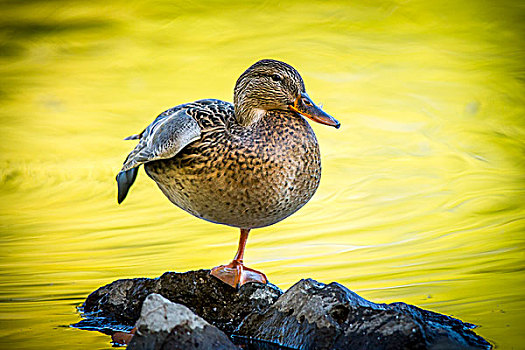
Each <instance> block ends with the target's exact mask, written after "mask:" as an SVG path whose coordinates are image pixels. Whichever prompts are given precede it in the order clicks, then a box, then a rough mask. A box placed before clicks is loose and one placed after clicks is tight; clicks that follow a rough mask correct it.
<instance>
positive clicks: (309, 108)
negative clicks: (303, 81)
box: [290, 92, 341, 129]
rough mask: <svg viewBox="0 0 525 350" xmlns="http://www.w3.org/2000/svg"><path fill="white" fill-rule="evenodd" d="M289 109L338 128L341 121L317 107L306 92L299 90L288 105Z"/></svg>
mask: <svg viewBox="0 0 525 350" xmlns="http://www.w3.org/2000/svg"><path fill="white" fill-rule="evenodd" d="M290 109H291V110H292V111H295V112H297V113H299V114H301V115H304V116H305V117H308V118H310V119H312V120H313V121H314V122H318V123H321V124H326V125H330V126H333V127H335V128H336V129H339V127H340V126H341V123H339V122H338V121H337V120H336V119H335V118H334V117H332V116H331V115H329V114H328V113H325V112H324V111H323V110H322V109H321V108H320V107H318V106H317V105H316V104H315V103H314V102H313V101H312V100H311V99H310V96H308V94H307V93H306V92H301V94H300V95H299V97H297V98H296V99H295V102H294V104H293V105H290Z"/></svg>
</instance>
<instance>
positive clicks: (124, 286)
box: [83, 270, 282, 334]
mask: <svg viewBox="0 0 525 350" xmlns="http://www.w3.org/2000/svg"><path fill="white" fill-rule="evenodd" d="M152 293H157V294H160V295H162V296H163V297H165V298H166V299H168V300H170V301H172V302H174V303H178V304H182V305H185V306H187V307H188V308H189V309H191V310H192V311H193V312H194V313H195V314H197V315H199V316H200V317H202V318H204V319H205V320H206V321H208V322H209V323H211V324H212V325H214V326H215V327H217V328H219V329H220V330H222V331H223V332H226V333H228V334H231V333H233V331H234V330H235V329H236V328H237V327H238V325H239V324H240V323H241V322H242V320H243V319H244V318H245V317H246V316H247V315H248V314H250V313H251V312H253V311H256V310H259V311H262V310H264V309H266V308H267V307H268V306H269V305H271V304H273V303H274V302H275V300H277V298H278V297H279V296H280V295H281V294H282V291H281V290H280V289H279V288H277V287H275V286H273V285H271V284H268V285H263V284H260V283H247V284H245V285H243V286H242V287H241V288H239V289H238V290H237V289H235V288H232V287H230V286H229V285H227V284H225V283H223V282H221V281H219V280H218V279H216V278H215V277H213V276H211V275H210V271H209V270H199V271H188V272H184V273H176V272H166V273H165V274H163V275H162V276H161V277H158V278H154V279H150V278H134V279H122V280H117V281H115V282H113V283H110V284H108V285H106V286H103V287H101V288H99V289H97V290H96V291H94V292H93V293H91V294H90V295H89V296H88V297H87V299H86V301H85V303H84V305H83V309H84V310H83V311H84V313H85V314H86V315H87V316H89V318H93V317H99V318H101V317H103V318H106V319H108V320H112V321H116V322H118V323H121V324H123V325H130V326H133V325H134V324H135V322H137V320H138V318H139V316H140V310H141V308H142V303H143V302H144V300H145V299H146V297H147V296H148V295H149V294H152Z"/></svg>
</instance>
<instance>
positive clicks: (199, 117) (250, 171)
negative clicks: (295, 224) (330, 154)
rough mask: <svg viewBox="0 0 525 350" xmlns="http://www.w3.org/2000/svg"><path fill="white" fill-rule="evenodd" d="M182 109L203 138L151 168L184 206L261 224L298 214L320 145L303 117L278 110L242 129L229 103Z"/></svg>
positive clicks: (316, 175) (242, 223)
mask: <svg viewBox="0 0 525 350" xmlns="http://www.w3.org/2000/svg"><path fill="white" fill-rule="evenodd" d="M176 108H184V109H186V113H188V114H189V115H191V116H192V117H193V118H195V120H196V121H197V122H198V124H199V126H200V127H201V129H202V135H201V139H200V140H198V141H195V142H193V143H191V144H189V145H188V146H186V147H185V148H184V149H183V150H182V151H181V152H180V153H179V154H178V155H177V156H175V157H173V158H170V159H165V160H158V161H154V162H150V163H147V164H146V165H145V169H146V172H147V173H148V175H149V176H150V177H151V178H152V179H153V180H154V181H155V182H156V183H157V184H158V186H159V187H160V189H161V190H162V192H163V193H164V194H165V195H166V196H167V197H168V198H169V199H170V200H171V201H172V202H173V203H174V204H176V205H177V206H178V207H180V208H182V209H184V210H186V211H188V212H189V213H191V214H193V215H195V216H197V217H200V218H203V219H205V220H208V221H212V222H217V223H221V224H226V225H231V226H235V227H240V228H256V227H263V226H268V225H271V224H274V223H276V222H278V221H280V220H282V219H284V218H286V217H287V216H289V215H291V214H293V213H294V212H295V211H297V210H298V209H299V208H301V207H302V206H303V205H304V204H305V203H306V202H308V200H309V199H310V198H311V197H312V195H313V194H314V193H315V191H316V189H317V187H318V185H319V180H320V177H321V162H320V155H319V147H318V144H317V139H316V138H315V134H314V133H313V131H312V129H311V128H310V126H309V125H308V123H307V122H306V121H305V120H304V118H303V117H302V116H300V115H298V114H297V113H294V112H291V111H290V112H288V111H281V110H273V111H270V112H269V113H268V115H267V116H266V117H265V118H262V119H261V120H259V121H258V122H256V123H254V124H252V125H250V126H249V127H243V126H240V125H239V124H238V123H237V122H236V120H235V115H234V111H233V105H231V104H229V103H227V102H223V101H219V100H202V101H197V102H194V103H190V104H186V105H183V106H179V107H176ZM172 112H173V111H170V112H169V113H172Z"/></svg>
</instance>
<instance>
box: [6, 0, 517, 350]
mask: <svg viewBox="0 0 525 350" xmlns="http://www.w3.org/2000/svg"><path fill="white" fill-rule="evenodd" d="M0 9H1V13H2V16H1V17H0V103H1V108H0V132H1V137H0V196H1V197H0V199H1V200H0V253H1V254H0V347H1V348H5V349H14V348H20V349H59V348H64V349H87V348H90V349H109V348H110V343H109V338H108V337H107V336H104V335H102V334H98V333H95V332H86V331H80V330H77V329H71V328H68V325H70V324H72V323H74V322H77V321H78V320H79V316H78V314H77V313H76V306H77V305H79V304H80V303H81V302H82V301H83V299H84V298H85V297H86V296H87V295H88V293H89V292H90V291H92V290H94V289H96V288H97V287H99V286H101V285H103V284H105V283H108V282H110V281H113V280H115V279H118V278H127V277H139V276H147V277H155V276H158V275H160V274H162V273H163V272H164V271H168V270H175V271H186V270H189V269H199V268H209V267H213V266H216V265H219V264H223V263H227V262H228V261H229V260H230V259H231V258H232V257H233V254H234V253H235V250H236V244H237V239H238V232H237V230H235V229H232V228H230V227H226V226H220V225H214V224H210V223H207V222H204V221H202V220H199V219H196V218H194V217H192V216H190V215H189V214H187V213H185V212H183V211H182V210H180V209H178V208H176V207H174V206H173V205H171V204H170V203H169V202H168V201H167V200H166V199H165V198H164V196H163V195H162V194H161V192H160V191H159V190H158V189H157V187H156V185H155V184H154V183H153V182H152V181H151V180H149V179H148V178H147V176H145V174H144V173H143V172H142V171H141V172H140V174H139V178H138V180H137V183H136V184H135V186H134V187H133V189H132V191H131V193H130V195H129V196H128V198H127V199H126V201H125V202H124V204H123V205H121V206H118V205H117V204H116V185H115V181H114V176H115V174H116V172H117V171H118V170H119V168H120V165H121V163H122V161H123V159H124V157H125V155H126V154H127V153H128V151H129V150H130V149H131V148H132V147H133V145H132V142H130V141H126V142H124V141H122V138H124V137H126V136H128V135H131V134H134V133H136V132H140V131H141V130H142V129H143V128H144V127H145V126H146V125H147V124H149V123H150V122H151V121H152V120H153V118H154V117H155V116H156V115H157V114H158V113H160V112H162V111H163V110H165V109H167V108H169V107H172V106H175V105H177V104H180V103H184V102H189V101H193V100H196V99H200V98H220V99H224V100H228V101H231V100H232V91H233V86H234V84H235V81H236V79H237V77H238V76H239V75H240V73H242V72H243V71H244V70H245V69H246V68H247V67H248V66H249V65H251V64H252V63H254V62H255V61H257V60H258V59H261V58H276V59H280V60H283V61H286V62H288V63H290V64H292V65H293V66H295V67H296V68H297V69H298V70H299V72H300V73H301V74H302V76H303V78H304V80H305V82H306V87H307V91H308V92H309V94H310V96H311V97H312V98H313V99H314V101H316V102H318V103H322V104H323V105H324V109H325V110H326V111H327V112H328V113H330V114H332V115H333V116H334V117H336V118H337V119H338V120H339V121H341V123H342V127H341V129H339V130H336V129H334V128H329V127H324V126H322V125H313V128H314V130H315V132H316V134H317V136H318V139H319V141H320V144H321V152H322V156H323V178H322V181H321V186H320V188H319V190H318V192H317V194H316V195H315V196H314V198H313V199H312V200H311V201H310V203H309V204H307V205H306V206H305V207H304V208H303V209H301V210H300V211H299V212H298V213H296V214H295V215H293V216H292V217H290V218H288V219H287V220H285V221H283V222H281V223H279V224H276V225H274V226H272V227H268V228H264V229H259V230H255V231H253V232H252V235H251V237H250V240H249V242H248V247H247V252H246V256H245V261H246V263H247V264H248V265H249V266H251V267H253V268H257V269H260V270H262V271H264V272H265V273H266V275H267V276H268V277H269V279H270V280H271V281H272V282H273V283H275V284H277V285H279V286H280V287H281V288H283V289H285V288H287V287H289V286H290V285H292V284H293V283H294V282H295V281H297V280H299V279H300V278H305V277H312V278H315V279H317V280H319V281H322V282H331V281H338V282H341V283H343V284H345V285H346V286H348V287H349V288H351V289H353V290H355V291H356V292H358V293H359V294H361V295H362V296H364V297H366V298H369V299H372V300H374V301H377V302H393V301H404V302H407V303H413V304H416V305H418V306H420V307H423V308H427V309H431V310H434V311H438V312H442V313H446V314H450V315H453V316H456V317H459V318H461V319H463V320H465V321H468V322H471V323H475V324H478V325H479V326H480V328H478V330H477V331H478V332H479V334H481V335H482V336H484V337H486V338H487V339H488V340H490V341H491V342H492V343H494V344H496V345H497V346H498V347H500V348H502V349H512V348H514V349H520V348H525V332H524V327H523V324H524V323H525V316H524V313H525V300H524V292H523V290H525V288H524V287H525V274H524V267H525V256H524V240H525V235H524V231H525V220H524V218H525V206H524V199H525V196H524V192H525V188H524V184H525V176H524V175H525V171H524V170H525V157H524V155H525V118H524V116H525V103H524V102H525V90H524V84H525V83H524V82H525V80H524V79H525V73H524V72H525V70H524V62H525V52H524V48H525V30H524V29H525V25H524V23H525V22H524V19H525V8H524V5H523V3H520V2H514V1H506V2H498V3H497V5H496V2H489V1H461V2H459V1H450V2H438V3H436V2H430V1H428V2H413V1H392V2H388V1H365V2H355V3H354V4H349V3H347V2H344V1H339V2H325V1H317V2H294V1H280V2H261V1H252V2H239V3H234V2H227V1H215V2H179V1H144V2H133V3H130V2H126V1H113V2H108V1H93V2H78V1H77V2H75V1H3V2H1V3H0Z"/></svg>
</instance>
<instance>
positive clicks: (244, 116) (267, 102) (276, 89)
mask: <svg viewBox="0 0 525 350" xmlns="http://www.w3.org/2000/svg"><path fill="white" fill-rule="evenodd" d="M233 101H234V105H235V115H236V117H237V121H238V122H239V124H241V125H244V126H247V125H250V124H253V123H255V122H256V121H258V120H259V119H261V118H263V117H264V116H265V114H266V112H267V111H269V110H275V109H277V110H285V111H290V110H291V111H294V112H297V113H299V114H301V115H304V116H305V117H308V118H310V119H312V120H314V121H316V122H318V123H321V124H326V125H330V126H334V127H336V128H339V126H340V123H339V122H338V121H337V120H335V119H334V118H333V117H332V116H330V115H328V114H326V113H325V112H324V111H323V110H322V109H321V108H319V107H318V106H317V105H316V104H315V103H313V101H312V100H311V99H310V97H309V96H308V95H307V94H306V91H305V88H304V82H303V78H301V75H299V73H298V72H297V71H296V70H295V68H293V67H292V66H290V65H289V64H286V63H284V62H281V61H276V60H261V61H259V62H257V63H255V64H254V65H252V66H251V67H250V68H248V69H247V70H246V71H245V72H244V73H242V75H241V76H240V77H239V79H237V83H236V84H235V91H234V95H233Z"/></svg>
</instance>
